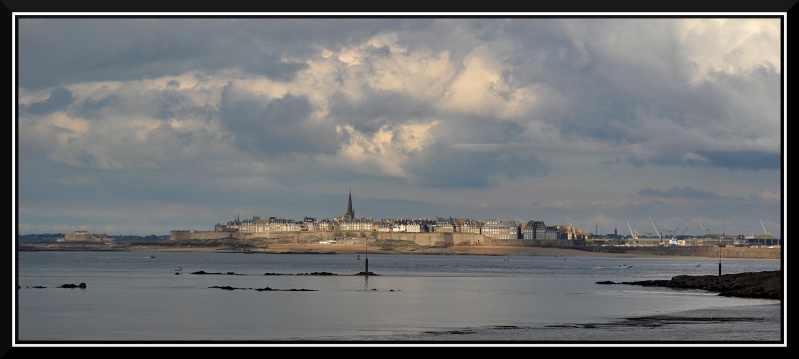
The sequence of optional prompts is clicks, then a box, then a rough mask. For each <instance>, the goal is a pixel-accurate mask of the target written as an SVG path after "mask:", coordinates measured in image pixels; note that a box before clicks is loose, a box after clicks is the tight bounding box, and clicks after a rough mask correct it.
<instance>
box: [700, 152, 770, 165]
mask: <svg viewBox="0 0 799 359" xmlns="http://www.w3.org/2000/svg"><path fill="white" fill-rule="evenodd" d="M697 153H698V154H700V155H702V156H704V157H705V158H708V159H709V160H710V161H709V164H710V165H712V166H717V167H722V168H727V169H733V170H763V169H766V170H768V169H779V168H781V166H782V160H781V158H780V154H779V153H769V152H762V151H735V152H721V151H717V152H701V151H698V152H697Z"/></svg>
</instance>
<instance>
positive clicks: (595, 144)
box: [12, 13, 787, 238]
mask: <svg viewBox="0 0 799 359" xmlns="http://www.w3.org/2000/svg"><path fill="white" fill-rule="evenodd" d="M119 15H121V14H110V15H109V14H105V15H104V16H96V15H88V14H87V15H82V16H80V15H79V16H70V17H66V16H63V15H52V16H30V15H27V16H26V14H20V15H19V16H18V17H17V18H16V22H15V24H14V34H13V36H15V38H14V44H12V47H13V48H12V58H13V60H12V61H14V63H13V67H14V71H15V72H14V80H15V81H16V85H15V87H14V91H15V94H14V95H15V101H16V108H15V109H14V116H15V119H16V120H15V121H14V124H13V128H12V130H13V132H14V134H13V138H12V139H13V146H12V160H13V161H14V164H13V167H12V177H13V187H14V188H13V189H12V190H13V192H12V196H13V202H14V203H13V211H14V223H15V227H16V232H17V234H21V235H24V234H40V233H72V232H74V231H76V230H88V231H90V232H92V233H105V234H109V235H114V234H117V235H122V234H126V235H150V234H155V235H168V234H169V232H170V231H171V230H192V231H195V230H197V231H206V230H213V228H214V226H215V225H216V224H220V223H221V224H224V223H227V222H228V221H231V220H234V219H236V218H240V219H248V218H253V217H261V218H268V217H278V218H284V219H294V220H302V219H303V218H304V217H315V218H316V219H317V220H322V219H325V218H327V219H333V218H334V217H337V216H341V215H343V214H344V213H345V212H346V210H347V200H348V196H349V195H350V193H351V194H352V203H353V208H354V211H355V215H356V217H358V218H376V219H382V218H435V217H454V218H472V219H477V220H486V219H498V220H517V221H521V222H527V221H529V220H536V221H544V222H545V223H546V224H547V225H568V224H571V225H574V226H576V227H580V228H583V229H585V230H586V231H588V232H590V233H599V234H607V233H618V234H621V235H628V234H630V231H629V229H630V228H632V230H634V231H636V232H638V233H640V234H641V235H644V234H645V233H648V232H650V233H654V232H655V230H654V228H653V226H652V223H653V222H654V224H655V226H656V227H657V229H658V230H659V231H660V232H661V233H662V234H663V235H664V236H666V235H667V234H668V233H674V234H677V235H683V234H684V235H701V234H703V230H704V231H705V233H725V234H745V235H750V234H763V233H764V227H765V229H766V231H768V232H770V233H771V234H772V235H774V236H775V237H777V238H784V231H785V224H784V216H785V212H786V211H787V210H786V209H785V207H784V205H785V204H784V202H785V201H784V199H785V194H786V193H785V187H784V179H785V178H786V175H785V174H784V171H783V170H784V167H785V164H786V163H787V153H786V152H785V147H784V134H785V131H786V128H787V124H786V122H785V121H784V117H783V116H784V114H785V113H786V112H787V105H785V102H784V95H783V93H784V92H783V86H784V78H785V77H784V66H783V63H784V59H785V54H784V53H783V52H782V51H783V46H785V45H786V43H785V42H784V39H783V26H784V23H783V21H784V20H785V18H784V17H783V16H784V15H785V14H784V13H782V14H780V13H767V14H753V15H751V16H746V17H730V16H729V15H724V16H721V15H712V14H710V15H705V16H695V15H694V16H680V14H676V15H675V14H672V16H666V17H664V16H657V17H653V16H647V15H646V14H643V15H638V16H606V17H599V16H576V15H573V16H566V17H563V16H558V17H553V16H547V15H541V14H527V15H519V14H512V15H507V14H506V15H496V14H494V15H492V16H471V17H457V16H451V15H448V14H438V15H437V16H429V17H422V16H385V15H380V14H377V15H375V14H372V15H359V16H348V17H347V16H329V15H328V16H314V15H302V16H296V15H295V16H285V15H279V14H262V15H266V16H262V17H246V16H242V15H230V14H228V15H224V16H216V17H199V16H197V15H195V14H186V15H184V16H171V17H158V16H153V15H149V16H144V17H139V18H131V17H122V16H119ZM248 15H251V14H248ZM725 16H726V17H725ZM786 88H787V87H786ZM785 92H787V91H785ZM761 221H762V225H761ZM628 222H629V224H630V227H628V226H627V223H628ZM700 223H701V225H700Z"/></svg>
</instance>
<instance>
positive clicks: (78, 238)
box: [56, 231, 114, 243]
mask: <svg viewBox="0 0 799 359" xmlns="http://www.w3.org/2000/svg"><path fill="white" fill-rule="evenodd" d="M56 242H66V243H114V239H113V238H109V237H108V236H106V235H105V234H95V233H89V231H75V232H73V233H67V234H65V235H64V238H59V239H57V240H56Z"/></svg>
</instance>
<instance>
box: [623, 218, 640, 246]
mask: <svg viewBox="0 0 799 359" xmlns="http://www.w3.org/2000/svg"><path fill="white" fill-rule="evenodd" d="M624 221H625V222H627V228H629V229H630V235H631V236H633V241H634V243H635V244H636V245H638V233H637V232H635V231H633V227H631V226H630V221H628V220H626V219H625V220H624Z"/></svg>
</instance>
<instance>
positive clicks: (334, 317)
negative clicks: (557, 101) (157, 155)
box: [13, 252, 782, 344]
mask: <svg viewBox="0 0 799 359" xmlns="http://www.w3.org/2000/svg"><path fill="white" fill-rule="evenodd" d="M368 260H369V267H368V269H369V271H371V272H373V273H375V274H377V275H376V276H358V275H355V274H356V273H358V272H361V271H363V270H364V269H365V262H366V257H365V255H363V254H362V255H355V254H238V253H193V252H182V253H181V252H174V253H172V252H154V253H145V252H19V253H18V257H17V259H16V279H15V280H16V285H18V286H19V287H20V288H19V289H18V290H17V291H16V296H15V298H13V300H14V301H15V310H16V313H15V314H16V315H15V330H16V333H15V338H16V340H17V341H18V342H19V343H22V344H25V343H63V342H67V343H69V342H76V343H86V342H87V343H104V342H109V343H115V342H125V343H128V342H134V343H135V342H142V343H148V342H170V343H181V342H218V343H227V342H231V343H240V342H258V343H260V342H265V343H272V342H309V343H310V342H405V341H409V342H428V341H475V342H483V341H486V342H494V341H498V342H512V343H513V342H519V343H526V342H531V343H535V342H559V341H570V342H574V341H576V342H594V341H598V342H603V341H606V340H612V341H616V340H622V341H628V340H632V341H643V342H647V341H661V340H663V341H689V342H690V341H694V340H700V341H709V342H715V341H728V340H732V341H738V340H745V341H748V340H754V341H761V340H762V341H766V342H769V341H780V340H781V338H782V337H781V335H782V333H781V328H782V323H781V310H780V301H777V300H764V299H745V298H725V297H720V296H718V295H716V294H715V293H707V292H703V291H694V290H689V291H685V290H682V291H678V290H672V289H668V288H652V287H641V286H631V285H599V284H596V282H597V281H614V282H622V281H638V280H647V279H670V278H671V277H673V276H675V275H682V274H688V275H717V274H718V263H719V260H718V259H711V258H697V259H675V258H664V259H660V258H605V257H549V256H478V255H412V254H396V255H395V254H371V255H369V257H368ZM721 262H722V272H723V273H724V274H731V273H741V272H756V271H766V270H779V269H780V266H781V262H780V261H777V260H742V259H722V260H721ZM178 267H180V268H178ZM627 267H628V268H627ZM600 268H601V269H600ZM176 269H181V270H179V271H177V270H176ZM198 271H204V272H206V273H209V274H205V275H198V274H192V273H194V272H198ZM314 272H317V273H319V272H326V273H331V274H335V275H305V274H310V273H314ZM215 273H218V274H215ZM267 274H269V275H267ZM278 274H279V275H278ZM80 283H86V288H85V289H79V288H75V289H66V288H58V287H59V286H61V285H62V284H80ZM36 287H44V288H36ZM213 287H231V288H234V289H233V290H225V289H220V288H213ZM265 288H269V289H273V290H257V289H265ZM742 308H743V309H742ZM764 308H768V310H767V311H765V313H766V314H762V313H761V312H764V311H763V310H762V309H764ZM733 309H735V311H733ZM741 310H743V311H741ZM692 311H696V312H699V313H712V312H713V311H717V312H718V314H717V315H716V316H717V317H722V316H724V315H728V316H729V315H732V314H731V313H743V314H735V315H736V316H737V315H743V316H744V317H746V318H749V319H752V318H754V319H753V320H749V321H747V324H746V325H748V326H744V325H743V324H741V323H737V324H735V325H732V324H730V323H726V322H725V323H716V324H715V325H713V323H705V324H702V325H691V326H686V325H682V326H680V325H677V326H676V327H675V326H674V325H672V326H669V327H668V328H665V327H664V328H657V330H658V333H659V334H658V336H657V337H656V338H652V337H651V336H650V335H651V333H653V332H652V331H650V332H647V331H646V329H642V328H636V327H630V326H621V327H610V326H608V327H602V328H600V329H594V330H588V329H589V328H594V327H595V326H585V325H584V324H585V323H615V322H618V321H619V320H620V319H622V318H632V317H641V316H656V315H674V314H675V313H686V312H687V313H691V312H692ZM725 313H726V314H725ZM763 316H765V317H763ZM600 327H601V326H600ZM650 329H651V328H650ZM697 331H698V332H697ZM697 338H699V339H697Z"/></svg>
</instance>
